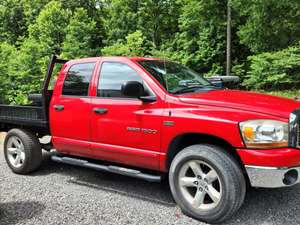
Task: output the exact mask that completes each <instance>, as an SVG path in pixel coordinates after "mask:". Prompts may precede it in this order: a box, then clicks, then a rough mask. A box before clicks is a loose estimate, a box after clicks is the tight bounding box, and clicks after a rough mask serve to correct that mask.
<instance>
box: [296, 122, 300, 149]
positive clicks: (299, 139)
mask: <svg viewBox="0 0 300 225" xmlns="http://www.w3.org/2000/svg"><path fill="white" fill-rule="evenodd" d="M297 147H298V148H300V119H299V120H298V127H297Z"/></svg>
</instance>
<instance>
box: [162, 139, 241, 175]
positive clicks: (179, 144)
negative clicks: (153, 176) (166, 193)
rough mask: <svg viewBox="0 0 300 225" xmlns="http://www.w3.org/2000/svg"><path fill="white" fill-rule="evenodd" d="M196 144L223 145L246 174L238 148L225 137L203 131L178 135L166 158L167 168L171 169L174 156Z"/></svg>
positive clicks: (171, 144)
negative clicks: (203, 132)
mask: <svg viewBox="0 0 300 225" xmlns="http://www.w3.org/2000/svg"><path fill="white" fill-rule="evenodd" d="M195 144H211V145H217V146H219V147H222V148H223V149H224V150H225V151H226V152H227V153H228V154H230V155H231V156H232V157H233V158H234V159H235V160H236V161H237V162H238V164H239V165H240V166H241V168H242V170H243V172H245V174H246V170H245V166H244V164H243V163H242V160H241V158H240V156H239V154H238V153H237V151H236V149H235V148H234V147H233V146H232V145H231V144H230V143H229V142H228V141H226V140H224V139H223V138H220V137H217V136H213V135H208V134H202V133H184V134H180V135H178V136H176V137H175V138H174V139H173V140H172V141H171V143H170V144H169V147H168V151H167V159H166V168H167V170H169V168H170V166H171V163H172V161H173V159H174V157H175V156H176V155H177V154H178V153H179V152H180V151H182V150H183V149H184V148H186V147H188V146H191V145H195Z"/></svg>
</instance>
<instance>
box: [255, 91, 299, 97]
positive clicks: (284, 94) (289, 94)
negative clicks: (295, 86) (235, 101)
mask: <svg viewBox="0 0 300 225" xmlns="http://www.w3.org/2000/svg"><path fill="white" fill-rule="evenodd" d="M259 92H262V93H265V94H270V95H276V96H281V97H286V98H295V97H300V90H291V91H259Z"/></svg>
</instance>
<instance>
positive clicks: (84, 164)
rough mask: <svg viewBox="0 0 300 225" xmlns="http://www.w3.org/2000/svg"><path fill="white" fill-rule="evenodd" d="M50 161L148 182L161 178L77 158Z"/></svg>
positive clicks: (61, 158)
mask: <svg viewBox="0 0 300 225" xmlns="http://www.w3.org/2000/svg"><path fill="white" fill-rule="evenodd" d="M51 159H52V160H53V161H55V162H59V163H65V164H69V165H73V166H81V167H85V168H89V169H94V170H98V171H105V172H110V173H116V174H120V175H125V176H129V177H135V178H138V179H142V180H146V181H149V182H160V181H161V176H159V175H151V174H146V173H142V172H141V171H138V170H133V169H129V168H124V167H119V166H112V165H110V166H106V165H100V164H96V163H90V162H89V161H87V160H83V159H77V158H71V157H59V156H56V155H53V156H51Z"/></svg>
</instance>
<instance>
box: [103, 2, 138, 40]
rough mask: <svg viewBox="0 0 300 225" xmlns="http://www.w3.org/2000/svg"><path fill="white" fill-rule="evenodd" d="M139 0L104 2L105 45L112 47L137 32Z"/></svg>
mask: <svg viewBox="0 0 300 225" xmlns="http://www.w3.org/2000/svg"><path fill="white" fill-rule="evenodd" d="M140 2H141V0H126V1H124V0H106V1H105V13H104V27H105V32H106V36H107V40H106V44H107V45H112V44H115V43H117V42H120V41H122V40H124V39H125V37H126V36H127V35H128V34H130V33H133V32H135V31H136V30H137V19H138V18H137V11H138V8H139V5H140Z"/></svg>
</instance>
